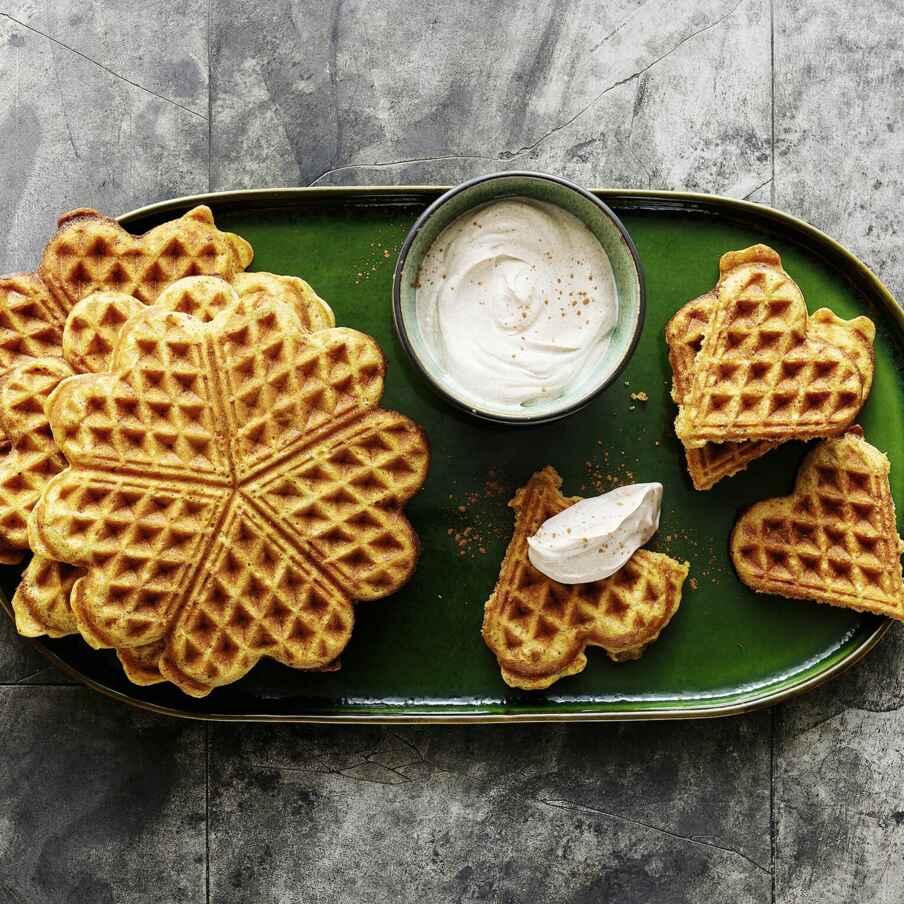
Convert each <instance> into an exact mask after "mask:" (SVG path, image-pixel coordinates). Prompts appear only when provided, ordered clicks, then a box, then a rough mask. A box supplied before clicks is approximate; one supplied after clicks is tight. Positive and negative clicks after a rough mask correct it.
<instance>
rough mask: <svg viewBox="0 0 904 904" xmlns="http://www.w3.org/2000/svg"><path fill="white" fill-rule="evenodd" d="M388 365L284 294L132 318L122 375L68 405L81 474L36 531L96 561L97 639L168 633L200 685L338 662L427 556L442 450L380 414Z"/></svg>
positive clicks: (177, 665) (180, 664) (71, 385)
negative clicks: (419, 506)
mask: <svg viewBox="0 0 904 904" xmlns="http://www.w3.org/2000/svg"><path fill="white" fill-rule="evenodd" d="M384 369H385V364H384V361H383V356H382V353H381V352H380V350H379V347H378V346H377V345H376V344H375V343H374V342H373V340H372V339H370V338H369V337H367V336H365V335H363V334H361V333H358V332H355V331H353V330H346V329H328V330H324V331H322V332H317V333H307V332H306V331H305V330H304V328H303V326H302V324H301V322H300V320H299V318H298V316H297V315H296V314H295V313H294V312H293V311H292V309H291V308H289V307H288V306H286V305H285V304H283V303H282V302H279V301H277V300H273V299H268V298H266V297H265V298H256V299H255V298H245V299H241V300H240V301H238V302H237V303H236V304H235V305H233V306H231V307H229V308H227V309H226V310H225V311H223V312H222V313H220V314H219V315H217V316H216V317H215V318H214V319H213V320H212V321H210V322H209V323H206V324H205V323H202V322H200V321H199V320H197V319H195V318H192V317H189V316H186V315H183V314H180V313H173V312H166V311H162V310H159V309H156V308H155V307H149V308H147V309H146V310H145V311H143V312H141V313H140V314H138V315H137V316H136V317H134V318H132V319H131V320H130V321H129V322H128V324H127V325H126V327H125V328H124V329H123V331H122V333H121V334H120V337H119V341H118V344H117V346H116V349H115V351H114V356H113V366H112V372H111V373H107V374H99V375H95V374H86V375H82V376H78V377H74V378H72V379H70V380H67V381H66V382H65V383H63V384H61V386H60V387H59V388H58V389H57V390H56V392H55V393H54V394H53V396H51V399H50V400H49V402H48V405H47V414H48V418H49V420H50V423H51V426H52V428H53V434H54V437H55V438H56V440H57V443H58V444H59V445H60V447H61V448H62V450H63V451H64V453H65V455H66V457H67V459H68V460H69V462H70V467H69V468H68V469H67V470H65V471H63V472H62V473H61V474H59V475H57V476H56V477H55V478H54V479H53V480H52V481H51V482H50V484H49V485H48V486H47V488H46V489H45V491H44V494H43V496H42V498H41V500H40V501H39V503H38V505H37V506H36V508H35V510H34V512H33V514H32V518H31V521H30V525H29V539H30V541H31V543H32V547H33V548H34V549H35V551H36V552H38V553H40V554H44V555H47V556H50V557H51V558H54V559H58V560H60V561H63V562H68V563H70V564H74V565H79V566H82V567H84V568H85V569H86V574H85V576H84V577H82V578H80V579H79V580H78V581H77V582H76V584H75V586H74V588H73V591H72V608H73V611H74V613H75V616H76V619H77V621H78V626H79V629H80V631H81V633H82V634H83V636H84V637H85V638H86V639H87V640H88V642H89V643H91V644H93V645H95V646H99V647H100V646H107V647H116V648H135V647H142V646H146V645H148V644H151V643H154V642H157V641H163V643H164V652H163V655H162V657H161V660H160V670H161V672H162V674H163V675H164V676H165V677H166V678H167V679H169V680H170V681H172V682H173V683H174V684H176V685H178V686H179V687H181V688H182V689H183V690H184V691H186V692H187V693H190V694H193V695H197V696H203V695H205V694H207V693H208V692H209V691H210V690H211V689H212V688H213V687H216V686H218V685H222V684H226V683H229V682H231V681H235V680H237V679H238V678H240V677H241V676H242V675H244V674H245V673H246V672H247V671H248V670H249V669H250V668H252V667H253V665H254V664H255V663H256V662H257V661H258V660H259V659H260V658H261V657H262V656H271V657H273V658H275V659H277V660H279V661H281V662H284V663H286V664H288V665H291V666H293V667H295V668H304V669H316V668H323V667H326V666H329V665H330V664H331V663H333V661H334V660H335V659H336V657H337V656H338V655H339V653H340V652H341V650H342V649H343V647H344V646H345V644H346V643H347V641H348V638H349V636H350V633H351V628H352V621H353V612H352V602H353V601H354V600H363V599H376V598H378V597H382V596H386V595H388V594H390V593H392V592H393V591H395V590H396V589H398V587H400V586H401V585H402V584H403V583H404V582H405V581H406V580H407V578H408V576H409V575H410V573H411V571H412V569H413V567H414V564H415V560H416V556H417V538H416V535H415V534H414V532H413V531H412V529H411V527H410V525H409V524H408V522H407V520H406V519H405V518H404V515H403V514H402V512H401V507H402V505H403V504H404V502H405V501H406V500H407V499H408V498H409V497H410V496H411V495H412V494H413V493H414V492H416V491H417V489H418V488H419V487H420V485H421V484H422V483H423V480H424V478H425V476H426V469H427V462H428V452H427V447H426V443H425V440H424V438H423V435H422V433H421V431H420V429H419V428H418V427H417V426H416V425H415V424H413V423H412V422H411V421H409V420H408V419H407V418H405V417H403V416H401V415H399V414H396V413H395V412H389V411H384V410H382V409H380V408H378V407H377V403H378V401H379V398H380V395H381V394H382V387H383V373H384Z"/></svg>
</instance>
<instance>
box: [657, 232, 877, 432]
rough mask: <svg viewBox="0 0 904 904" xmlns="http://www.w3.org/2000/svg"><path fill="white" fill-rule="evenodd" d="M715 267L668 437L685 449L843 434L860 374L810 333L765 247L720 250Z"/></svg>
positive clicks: (856, 400) (789, 284) (796, 296)
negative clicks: (699, 337)
mask: <svg viewBox="0 0 904 904" xmlns="http://www.w3.org/2000/svg"><path fill="white" fill-rule="evenodd" d="M720 271H721V275H720V279H719V283H718V284H717V286H716V289H715V290H714V291H715V292H716V295H717V297H716V300H715V303H714V305H713V309H712V315H711V319H710V323H709V326H708V327H707V328H706V330H705V336H704V338H703V342H702V345H701V347H700V350H699V352H698V353H697V356H696V358H695V359H694V362H693V378H692V380H691V383H690V387H689V388H688V390H687V392H685V393H684V394H683V396H682V397H681V398H679V399H678V404H679V412H678V417H677V419H676V421H675V431H676V433H677V434H678V438H679V439H680V440H681V441H682V442H683V443H684V445H685V447H686V448H689V449H694V448H701V447H703V446H705V445H706V443H708V442H741V441H744V440H768V441H784V440H788V439H812V438H814V437H818V436H829V435H833V434H837V433H841V432H843V431H844V430H845V429H846V428H847V427H848V426H849V425H850V424H851V422H852V421H853V419H854V418H855V417H856V415H857V412H858V411H859V410H860V407H861V405H862V404H863V401H864V400H865V398H866V395H865V392H864V390H865V379H864V376H863V375H862V374H861V373H860V371H859V369H858V368H857V366H856V364H855V363H854V362H853V360H852V359H851V357H850V356H849V355H847V354H846V353H845V352H844V350H842V349H841V348H839V347H838V346H837V345H835V344H834V343H832V342H828V341H826V340H825V339H824V338H821V337H820V336H819V335H818V334H817V332H815V331H814V330H813V329H812V326H811V324H810V323H809V322H808V321H809V318H808V315H807V308H806V304H805V302H804V299H803V296H802V295H801V293H800V289H799V288H798V287H797V285H796V284H795V282H794V281H793V280H792V279H791V278H790V277H789V276H788V274H787V273H785V271H784V270H783V269H782V268H781V262H780V259H779V258H778V255H777V254H776V253H775V252H774V251H772V249H771V248H768V247H766V246H765V245H756V246H753V247H752V248H747V249H744V250H743V251H738V252H729V253H728V254H725V255H723V256H722V259H721V261H720Z"/></svg>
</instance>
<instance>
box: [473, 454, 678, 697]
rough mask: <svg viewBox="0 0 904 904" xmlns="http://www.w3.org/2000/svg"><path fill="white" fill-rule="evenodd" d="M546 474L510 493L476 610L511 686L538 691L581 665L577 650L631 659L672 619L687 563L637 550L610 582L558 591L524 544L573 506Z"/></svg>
mask: <svg viewBox="0 0 904 904" xmlns="http://www.w3.org/2000/svg"><path fill="white" fill-rule="evenodd" d="M561 486H562V478H561V477H559V475H558V474H557V473H556V471H555V469H554V468H552V467H546V468H544V469H543V470H542V471H538V472H537V473H536V474H534V475H533V477H531V479H530V480H529V481H528V482H527V484H526V486H524V487H522V488H521V489H520V490H518V492H517V493H516V494H515V498H514V499H512V501H511V502H510V503H509V505H510V506H511V507H512V508H513V509H514V510H515V531H514V534H513V536H512V539H511V542H510V543H509V547H508V550H507V551H506V554H505V559H504V560H503V562H502V568H501V570H500V572H499V579H498V581H497V582H496V588H495V590H494V591H493V595H492V596H491V597H490V598H489V600H488V601H487V603H486V606H485V608H484V618H483V639H484V642H485V643H486V645H487V646H488V647H489V648H490V650H492V651H493V653H494V654H495V656H496V658H497V659H498V660H499V666H500V669H501V671H502V677H503V680H504V681H505V683H506V684H508V685H509V686H511V687H517V688H523V689H525V690H538V689H542V688H546V687H549V686H550V685H551V684H553V683H554V682H556V681H558V680H559V679H560V678H564V677H566V676H567V675H575V674H577V673H578V672H581V671H583V670H584V667H585V666H586V665H587V656H586V655H585V652H584V650H585V648H586V647H587V646H588V645H592V646H599V647H602V648H603V649H604V650H606V652H607V653H608V654H609V656H610V658H611V659H613V660H615V661H616V662H620V661H623V660H627V659H637V658H638V657H639V656H640V655H641V654H642V653H643V651H644V649H645V648H646V647H647V646H648V645H649V644H651V643H652V642H653V641H654V640H656V638H657V637H658V636H659V634H660V632H661V631H662V629H663V628H664V627H665V626H666V625H667V624H668V623H669V621H670V620H671V618H672V616H673V615H674V614H675V612H677V610H678V606H679V604H680V602H681V588H682V585H683V584H684V579H685V578H686V577H687V573H688V565H687V563H686V562H685V563H681V562H676V561H675V560H674V559H672V558H670V557H669V556H667V555H664V554H663V553H658V552H651V551H649V550H646V549H639V550H638V551H637V552H635V553H634V555H633V556H632V557H631V558H630V559H629V560H628V561H627V562H626V563H625V565H624V566H623V567H622V568H621V569H620V570H619V571H617V572H616V573H615V574H613V575H612V576H611V577H609V578H606V579H605V580H602V581H593V582H592V583H588V584H572V585H569V584H560V583H559V582H558V581H554V580H552V579H551V578H548V577H546V576H545V575H544V574H542V573H541V572H539V571H538V570H537V569H536V568H534V566H533V565H532V564H531V563H530V560H529V559H528V555H527V551H528V547H527V538H528V537H530V536H533V534H535V533H536V532H537V530H538V529H539V527H540V525H541V524H542V523H543V522H544V521H546V519H547V518H551V517H552V516H553V515H557V514H558V513H559V512H561V511H563V510H564V509H566V508H568V507H569V506H570V505H574V503H575V502H578V501H580V497H579V496H574V497H571V498H567V497H565V496H563V495H562V493H561Z"/></svg>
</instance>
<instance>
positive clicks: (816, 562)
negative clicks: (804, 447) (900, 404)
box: [731, 428, 904, 620]
mask: <svg viewBox="0 0 904 904" xmlns="http://www.w3.org/2000/svg"><path fill="white" fill-rule="evenodd" d="M888 473H889V463H888V459H887V458H886V457H885V455H883V454H882V453H881V452H880V451H879V450H878V449H876V448H875V447H873V446H871V445H870V444H869V443H868V442H866V440H865V439H863V437H862V434H861V431H860V430H859V428H857V429H855V430H852V431H850V432H848V433H846V434H845V435H844V436H841V437H837V438H834V439H829V440H825V441H823V442H821V443H819V445H818V446H817V447H816V448H815V449H813V451H812V452H810V453H809V455H807V457H806V458H805V459H804V462H803V464H802V465H801V467H800V470H799V471H798V474H797V480H796V483H795V487H794V492H793V494H792V495H790V496H785V497H782V498H777V499H767V500H765V501H763V502H758V503H756V504H755V505H754V506H752V507H751V508H749V509H748V510H747V511H746V512H744V514H743V515H741V517H740V518H739V519H738V521H737V523H736V524H735V527H734V530H733V531H732V535H731V558H732V561H733V562H734V565H735V568H736V569H737V572H738V576H739V577H740V578H741V580H742V581H743V582H744V583H745V584H747V586H748V587H751V588H753V589H754V590H756V591H757V592H760V593H776V594H779V595H780V596H788V597H793V598H797V599H811V600H816V601H817V602H820V603H830V604H831V605H834V606H844V607H847V608H849V609H857V610H859V611H861V612H875V613H877V614H879V615H887V616H890V617H891V618H897V619H901V620H904V581H902V578H901V559H900V555H901V552H902V551H904V543H902V541H901V539H900V538H899V537H898V532H897V527H896V519H895V505H894V501H893V500H892V496H891V489H890V487H889V481H888Z"/></svg>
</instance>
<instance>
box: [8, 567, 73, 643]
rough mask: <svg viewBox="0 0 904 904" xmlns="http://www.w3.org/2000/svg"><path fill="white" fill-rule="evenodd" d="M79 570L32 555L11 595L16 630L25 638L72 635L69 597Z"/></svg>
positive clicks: (71, 614)
mask: <svg viewBox="0 0 904 904" xmlns="http://www.w3.org/2000/svg"><path fill="white" fill-rule="evenodd" d="M83 574H84V572H83V571H82V569H81V568H77V567H75V566H74V565H67V564H66V563H64V562H55V561H53V560H52V559H48V558H46V557H45V556H33V557H32V559H31V561H30V562H29V563H28V566H27V567H26V569H25V571H24V573H23V574H22V580H21V581H20V582H19V586H18V587H17V588H16V592H15V594H14V595H13V599H12V606H13V614H14V615H15V617H16V630H17V631H18V632H19V633H20V634H21V635H23V636H24V637H40V636H41V635H43V634H46V635H47V636H48V637H64V636H65V635H67V634H75V633H76V632H77V631H78V625H77V624H76V621H75V615H73V613H72V607H71V606H70V605H69V594H70V591H71V590H72V585H73V584H74V583H75V581H76V579H77V578H79V577H80V576H81V575H83Z"/></svg>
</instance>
